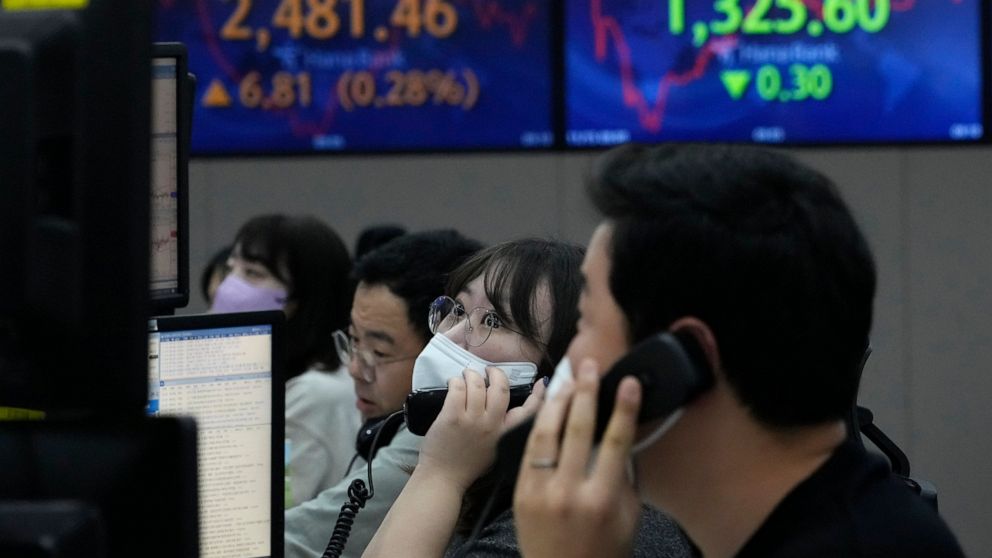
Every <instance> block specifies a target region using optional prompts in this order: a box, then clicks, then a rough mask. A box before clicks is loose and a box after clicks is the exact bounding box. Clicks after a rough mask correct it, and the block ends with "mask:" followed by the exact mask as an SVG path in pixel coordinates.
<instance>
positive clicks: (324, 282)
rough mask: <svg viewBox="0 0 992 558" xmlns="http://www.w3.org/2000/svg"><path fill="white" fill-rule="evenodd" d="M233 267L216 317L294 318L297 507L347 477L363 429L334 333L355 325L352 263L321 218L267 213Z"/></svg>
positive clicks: (291, 481) (238, 249)
mask: <svg viewBox="0 0 992 558" xmlns="http://www.w3.org/2000/svg"><path fill="white" fill-rule="evenodd" d="M228 266H229V267H230V269H231V271H230V273H229V274H228V275H227V277H226V278H225V279H224V281H223V282H222V283H221V284H220V286H219V287H218V288H217V293H216V295H215V297H214V302H213V305H212V307H211V312H248V311H256V310H282V311H283V312H285V314H286V339H287V343H286V355H287V357H286V361H285V364H286V372H287V373H286V377H287V381H286V440H287V444H288V446H289V462H288V463H287V471H286V473H287V474H286V478H287V483H288V486H287V502H286V505H287V507H290V506H292V505H295V504H299V503H301V502H303V501H306V500H309V499H311V498H313V497H314V496H316V495H317V494H319V493H320V491H321V490H323V489H325V488H327V487H328V486H332V485H333V484H334V483H336V482H337V481H339V480H340V479H341V477H342V476H343V475H344V474H345V472H346V469H347V466H348V460H349V459H350V457H351V454H352V451H351V450H352V448H351V446H352V443H353V440H354V437H355V432H357V431H358V428H359V426H360V425H361V421H360V417H359V415H358V412H357V410H356V409H355V394H354V391H353V390H352V387H351V379H350V378H349V376H348V374H347V372H346V371H343V367H342V363H341V361H340V359H339V358H338V354H337V351H336V350H335V348H334V343H333V342H332V334H333V332H334V331H335V330H337V329H340V328H343V327H347V324H348V313H349V311H350V309H351V295H352V286H351V281H350V279H349V274H350V272H351V259H350V257H349V256H348V250H347V248H345V245H344V243H343V242H341V239H340V238H339V237H338V235H337V234H336V233H335V232H334V231H333V230H332V229H331V228H330V227H328V226H327V225H326V224H324V223H323V222H322V221H320V220H319V219H316V218H314V217H307V216H286V215H262V216H258V217H255V218H253V219H251V220H249V221H248V222H247V223H245V224H244V225H243V226H242V227H241V229H240V230H239V231H238V234H237V236H236V237H235V241H234V249H233V250H232V253H231V257H230V258H229V259H228Z"/></svg>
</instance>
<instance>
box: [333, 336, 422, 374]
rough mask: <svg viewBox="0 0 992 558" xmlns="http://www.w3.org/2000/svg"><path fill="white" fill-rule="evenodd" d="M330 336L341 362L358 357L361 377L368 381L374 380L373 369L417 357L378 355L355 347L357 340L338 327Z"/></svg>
mask: <svg viewBox="0 0 992 558" xmlns="http://www.w3.org/2000/svg"><path fill="white" fill-rule="evenodd" d="M332 337H333V338H334V348H335V350H337V352H338V358H339V359H341V362H351V361H352V359H354V358H355V357H358V366H359V369H360V370H361V373H362V379H363V380H365V381H366V382H369V383H372V382H374V381H375V371H376V369H377V368H379V367H380V366H385V365H387V364H392V363H394V362H400V361H403V360H410V359H411V358H417V355H407V356H398V357H380V356H378V355H376V354H375V353H374V352H372V351H370V350H368V349H359V348H358V347H356V346H355V345H356V343H357V342H358V341H357V340H356V339H355V338H354V337H352V336H351V335H349V334H347V333H345V332H343V331H341V330H340V329H339V330H337V331H335V332H334V333H333V334H332ZM418 354H419V353H418Z"/></svg>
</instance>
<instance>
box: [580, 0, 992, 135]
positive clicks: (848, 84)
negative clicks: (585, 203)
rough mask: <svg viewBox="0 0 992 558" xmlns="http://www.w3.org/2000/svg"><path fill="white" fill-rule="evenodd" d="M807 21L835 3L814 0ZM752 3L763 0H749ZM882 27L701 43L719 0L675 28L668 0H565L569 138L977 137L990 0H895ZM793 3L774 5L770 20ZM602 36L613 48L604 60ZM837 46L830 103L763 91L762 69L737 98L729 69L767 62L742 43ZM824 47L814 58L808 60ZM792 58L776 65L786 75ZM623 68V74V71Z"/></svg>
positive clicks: (694, 9)
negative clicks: (725, 77)
mask: <svg viewBox="0 0 992 558" xmlns="http://www.w3.org/2000/svg"><path fill="white" fill-rule="evenodd" d="M803 3H804V4H805V5H806V6H807V7H808V9H809V14H810V16H809V17H810V18H813V19H817V18H820V19H822V16H820V13H821V12H820V11H819V10H820V9H822V6H823V5H824V2H822V1H820V0H804V2H803ZM740 5H741V7H742V8H743V9H744V11H745V13H746V12H747V11H748V10H749V9H751V8H752V7H753V6H754V5H755V2H754V1H753V0H750V1H747V0H746V1H742V2H740ZM891 6H892V8H891V14H890V19H889V21H888V23H887V25H885V27H884V28H882V29H881V30H880V31H878V32H876V33H868V32H865V31H863V30H861V29H860V28H858V27H855V28H854V30H852V31H850V32H847V33H843V34H837V33H833V32H831V31H829V30H826V31H824V32H823V33H822V35H820V36H819V37H814V36H812V35H810V33H809V32H808V31H807V29H803V30H801V31H799V32H796V33H793V34H789V35H779V34H774V33H772V34H767V35H753V34H747V35H746V34H743V33H740V32H737V33H734V34H731V35H724V36H716V35H714V34H712V33H710V35H709V38H708V39H707V40H706V42H705V43H704V44H703V45H702V46H700V47H697V46H696V45H694V43H693V33H692V32H691V30H692V29H693V25H694V24H695V23H696V22H711V21H713V20H720V19H721V18H722V17H723V16H722V15H720V14H718V13H716V12H715V10H714V2H712V1H704V2H700V1H695V0H685V32H683V33H682V34H681V35H673V34H671V33H670V32H669V12H668V0H651V1H642V0H567V3H566V47H565V56H566V60H565V64H566V69H565V74H566V128H567V130H566V141H567V143H568V144H569V145H576V146H586V145H609V144H613V143H620V142H623V141H641V142H657V141H667V140H708V141H712V140H721V141H768V142H785V143H861V142H879V143H882V142H929V141H951V140H976V139H981V138H982V137H984V131H983V129H982V119H983V114H982V64H981V54H982V52H981V51H982V46H981V36H982V33H981V29H980V27H981V14H980V11H981V10H980V5H979V0H915V1H914V0H892V2H891ZM787 15H788V12H785V11H784V10H781V9H779V8H775V7H773V9H772V10H771V11H770V12H769V14H768V17H769V18H772V19H783V18H785V17H786V16H787ZM597 36H598V40H599V41H600V42H601V43H603V44H604V45H605V50H603V51H602V52H601V53H600V54H605V56H597V53H596V43H597ZM797 44H798V45H799V46H802V47H803V48H804V49H806V52H810V49H817V48H820V49H824V48H825V49H829V51H830V52H833V53H834V54H835V56H836V59H835V60H834V61H832V62H823V63H824V64H825V65H826V66H827V67H828V68H829V69H830V73H831V75H832V85H833V87H832V93H831V94H830V95H829V97H827V98H825V99H824V100H812V99H807V100H803V101H791V102H779V101H772V102H769V101H766V100H764V99H763V98H762V97H761V96H760V95H759V92H758V90H757V87H756V84H755V79H754V78H753V77H752V79H751V82H750V84H749V86H748V88H747V89H746V90H745V92H744V93H743V95H742V96H741V98H740V99H739V100H734V99H733V98H732V97H731V95H730V94H729V93H728V90H727V88H726V87H725V85H724V83H723V82H722V81H721V77H720V73H721V72H722V71H724V70H739V69H746V70H750V71H751V72H752V75H753V73H754V72H756V71H757V69H758V68H759V67H760V66H761V65H762V63H761V62H755V57H754V56H748V57H745V56H742V53H744V52H751V53H755V52H757V53H761V52H769V51H771V50H773V49H775V48H776V47H779V48H793V47H794V46H796V45H797ZM818 60H819V61H823V57H822V56H821V57H819V58H817V57H816V56H814V57H812V58H809V60H808V61H806V62H803V63H805V65H806V66H811V65H812V64H813V63H816V62H817V61H818ZM796 61H797V59H792V60H791V61H789V62H784V63H773V64H774V65H776V66H777V67H778V68H780V70H781V75H782V76H783V82H786V80H788V79H790V74H789V73H788V72H789V70H788V67H789V65H790V64H791V63H793V62H796ZM625 72H626V74H625Z"/></svg>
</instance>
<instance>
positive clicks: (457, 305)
mask: <svg viewBox="0 0 992 558" xmlns="http://www.w3.org/2000/svg"><path fill="white" fill-rule="evenodd" d="M462 321H467V323H466V324H465V342H466V343H468V345H469V346H470V347H478V346H480V345H482V344H483V343H485V342H486V340H487V339H489V336H490V335H492V333H493V330H494V329H505V330H507V331H512V332H513V333H516V334H518V335H523V334H522V333H520V332H519V331H516V330H515V329H511V328H509V327H507V325H506V320H504V319H503V318H501V317H500V316H499V314H497V313H496V311H495V310H493V309H491V308H483V307H481V306H479V307H477V308H473V309H472V310H466V309H465V306H464V305H463V304H462V303H461V302H458V301H457V300H455V299H453V298H451V297H448V296H439V297H437V298H435V299H434V302H432V303H431V306H430V310H428V312H427V326H428V327H429V328H430V330H431V333H434V334H438V333H447V332H448V331H450V330H451V329H452V328H454V327H455V326H457V325H458V324H460V323H461V322H462Z"/></svg>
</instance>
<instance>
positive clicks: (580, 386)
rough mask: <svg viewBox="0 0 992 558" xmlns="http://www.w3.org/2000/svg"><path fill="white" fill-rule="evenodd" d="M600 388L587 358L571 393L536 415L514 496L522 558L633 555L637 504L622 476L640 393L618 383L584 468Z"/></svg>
mask: <svg viewBox="0 0 992 558" xmlns="http://www.w3.org/2000/svg"><path fill="white" fill-rule="evenodd" d="M573 391H574V396H573ZM598 391H599V375H598V370H597V367H596V363H595V362H594V361H593V360H591V359H586V360H584V361H583V362H582V364H581V366H580V367H579V375H578V381H577V384H576V385H575V387H574V390H573V389H571V388H570V387H566V388H565V389H563V390H562V391H561V392H560V393H558V394H557V395H556V396H555V397H554V398H552V399H551V400H550V401H546V402H545V404H544V406H543V408H542V409H541V411H540V412H539V413H538V415H537V420H536V421H535V424H534V429H533V430H532V431H531V434H530V438H529V439H528V441H527V451H526V453H525V454H524V458H523V463H521V468H520V476H519V477H518V478H517V487H516V491H515V493H514V496H513V512H514V515H515V519H516V526H517V535H518V537H519V539H520V548H521V551H522V554H523V555H524V556H525V557H527V558H542V557H549V558H550V557H559V556H569V557H586V556H588V557H593V556H595V557H602V556H630V555H631V550H632V545H633V539H634V531H635V529H636V528H637V520H638V518H639V516H640V504H639V502H638V498H637V495H636V494H635V492H634V490H633V488H632V487H631V486H630V483H629V481H628V479H627V474H626V472H627V462H628V460H629V458H630V448H631V445H632V444H633V441H634V436H635V433H636V428H637V413H638V410H639V408H640V403H641V388H640V385H639V384H638V383H637V380H635V379H633V378H626V379H624V380H623V381H622V382H621V383H620V387H619V389H618V390H617V398H616V404H615V407H614V410H613V415H612V416H611V417H610V423H609V425H608V426H607V429H606V433H605V434H604V435H603V440H602V444H601V445H600V447H599V452H598V454H597V455H596V457H595V460H594V462H593V463H592V467H590V466H589V464H590V454H591V452H592V438H593V432H594V428H595V422H596V396H597V393H598ZM566 417H567V427H566V430H565V436H564V438H563V439H562V438H561V431H562V424H563V423H564V422H565V421H566ZM559 439H561V440H562V441H561V444H560V445H559V442H558V441H559Z"/></svg>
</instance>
